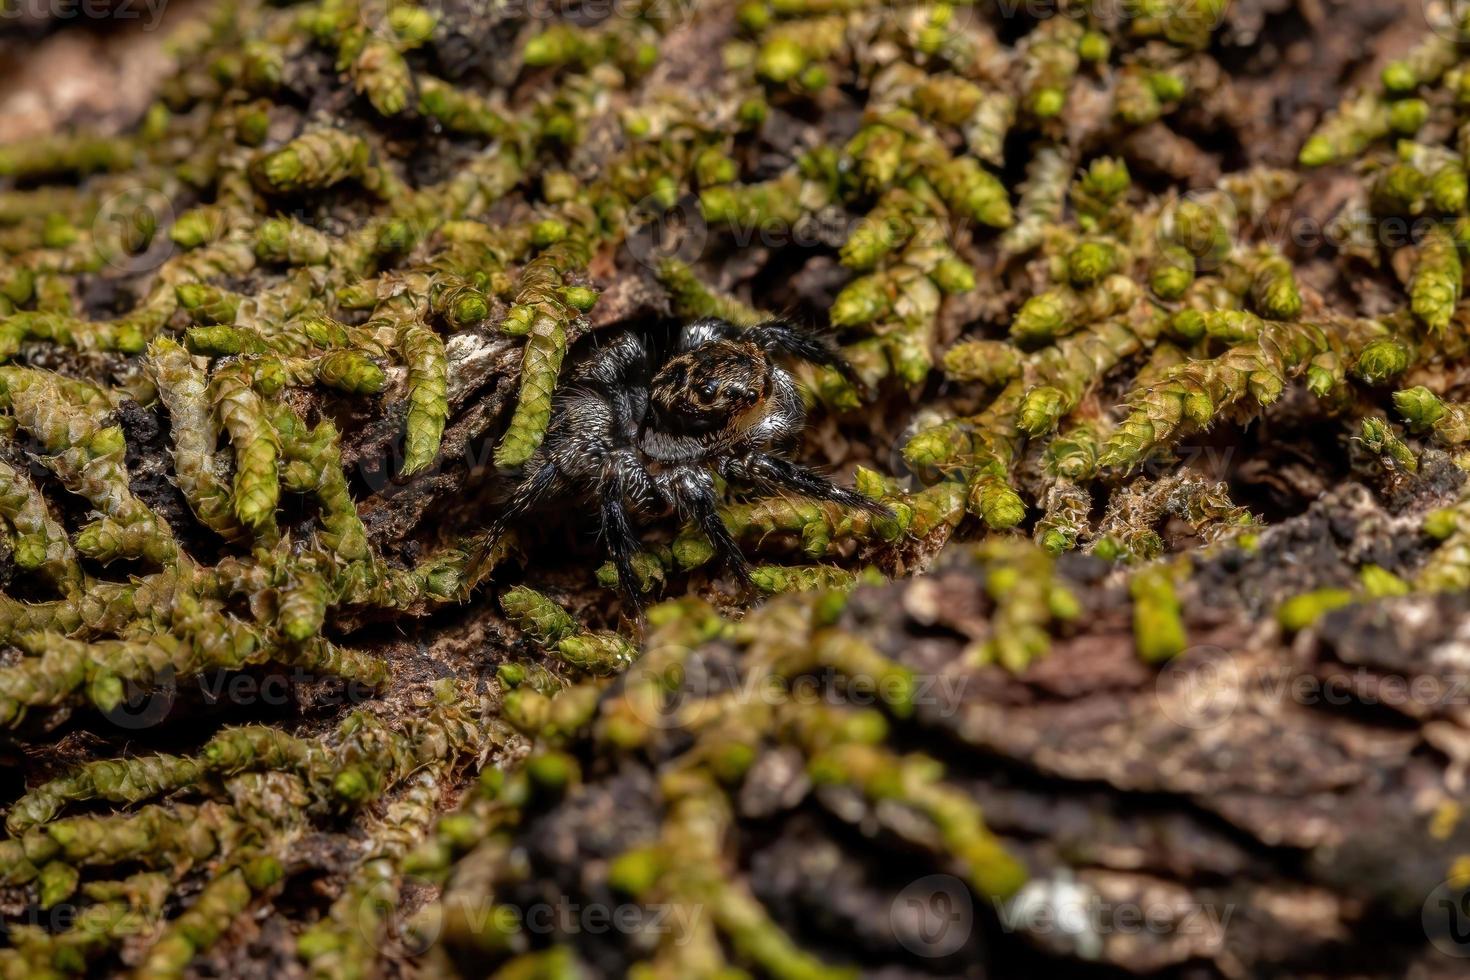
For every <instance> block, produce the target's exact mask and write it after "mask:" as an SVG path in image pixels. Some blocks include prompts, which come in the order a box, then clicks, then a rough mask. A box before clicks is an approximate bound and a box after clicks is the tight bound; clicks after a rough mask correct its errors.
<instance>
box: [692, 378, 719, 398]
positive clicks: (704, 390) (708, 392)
mask: <svg viewBox="0 0 1470 980" xmlns="http://www.w3.org/2000/svg"><path fill="white" fill-rule="evenodd" d="M719 390H720V389H719V388H717V387H716V386H715V383H714V382H713V381H706V382H705V383H704V384H702V385H700V386H699V388H698V389H697V392H698V394H699V397H700V398H703V399H704V400H705V401H709V400H710V399H712V398H714V397H715V395H716V394H717V393H718V392H719Z"/></svg>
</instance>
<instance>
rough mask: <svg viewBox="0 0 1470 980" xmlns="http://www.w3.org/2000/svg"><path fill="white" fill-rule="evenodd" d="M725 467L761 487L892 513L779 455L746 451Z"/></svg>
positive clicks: (877, 503)
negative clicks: (746, 453) (746, 452)
mask: <svg viewBox="0 0 1470 980" xmlns="http://www.w3.org/2000/svg"><path fill="white" fill-rule="evenodd" d="M725 469H726V472H727V474H728V475H729V476H732V477H735V478H737V479H740V480H744V481H746V482H747V483H753V484H755V485H756V486H757V487H760V488H761V489H764V490H769V491H783V490H789V491H794V492H795V493H799V494H801V495H802V496H803V497H812V498H814V499H816V500H830V501H832V502H833V503H838V504H842V505H843V506H844V507H855V508H858V509H860V510H865V511H868V512H869V513H871V514H879V515H881V516H884V517H892V516H893V511H891V510H889V509H888V508H887V507H885V506H884V505H883V504H880V503H879V502H878V501H876V500H873V499H871V498H868V497H865V496H863V495H862V494H860V493H858V492H857V491H856V490H849V489H848V488H847V487H841V486H838V485H837V484H835V483H833V482H832V481H831V480H829V479H827V478H826V477H825V476H822V475H821V474H820V473H818V472H816V471H815V470H812V469H808V468H807V467H805V466H802V465H801V464H800V463H793V462H791V461H790V460H788V459H782V458H781V457H779V456H772V455H770V454H768V453H750V454H748V455H746V456H741V457H738V458H736V459H733V460H731V461H730V462H729V463H728V464H726V467H725Z"/></svg>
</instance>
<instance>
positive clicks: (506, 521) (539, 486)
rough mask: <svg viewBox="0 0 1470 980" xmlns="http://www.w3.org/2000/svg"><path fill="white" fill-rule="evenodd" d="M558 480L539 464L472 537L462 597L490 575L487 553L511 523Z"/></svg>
mask: <svg viewBox="0 0 1470 980" xmlns="http://www.w3.org/2000/svg"><path fill="white" fill-rule="evenodd" d="M560 478H561V473H560V471H559V470H558V469H557V468H556V464H555V463H550V462H542V463H541V464H540V465H539V466H537V467H536V469H535V471H534V472H532V473H531V475H530V476H529V477H527V478H526V479H524V480H522V481H521V483H520V485H519V486H517V487H516V488H515V490H514V491H513V492H512V493H511V496H510V500H509V502H508V503H506V505H505V507H504V509H503V510H501V512H500V514H499V515H498V516H497V517H496V518H495V520H493V521H491V522H490V526H489V527H487V528H485V530H483V531H481V532H480V533H479V534H477V535H475V537H474V538H473V539H472V540H471V542H470V544H469V547H468V549H467V550H468V552H469V558H468V559H467V560H466V562H465V573H464V582H463V584H462V585H461V590H462V591H463V592H464V593H465V594H468V593H469V592H470V591H471V590H472V589H474V587H475V586H477V585H479V584H480V582H481V581H482V580H483V579H484V578H485V577H486V576H487V575H489V574H490V568H489V558H490V552H491V549H493V548H494V546H495V543H496V542H497V541H499V540H500V539H501V538H502V537H504V536H505V532H506V530H507V529H509V527H510V524H511V522H512V521H514V520H515V519H516V518H518V517H521V516H522V515H524V514H525V513H526V512H528V511H529V510H530V509H531V508H532V507H533V506H534V505H535V504H536V503H537V502H538V501H541V500H544V499H545V498H546V497H547V496H548V495H550V493H551V492H552V491H553V489H554V488H555V487H556V485H557V483H558V482H560Z"/></svg>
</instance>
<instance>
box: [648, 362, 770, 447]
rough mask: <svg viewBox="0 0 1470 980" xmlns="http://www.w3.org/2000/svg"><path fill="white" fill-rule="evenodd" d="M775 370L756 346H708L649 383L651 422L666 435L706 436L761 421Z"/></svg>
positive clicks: (669, 364) (668, 366)
mask: <svg viewBox="0 0 1470 980" xmlns="http://www.w3.org/2000/svg"><path fill="white" fill-rule="evenodd" d="M774 370H775V365H774V364H773V363H772V362H771V359H770V358H769V357H767V356H766V353H765V351H763V350H761V349H760V348H759V347H757V346H756V345H755V344H752V343H749V342H746V341H735V340H711V341H709V342H707V343H704V344H700V345H699V346H698V347H696V348H694V349H693V350H691V351H686V352H685V353H683V354H679V355H678V356H676V357H673V358H671V359H670V360H669V361H668V362H667V363H666V364H664V366H663V367H662V368H660V369H659V372H658V373H657V374H656V375H654V377H653V384H652V385H651V390H650V392H649V395H650V399H649V400H650V404H651V406H652V408H653V415H654V418H653V419H652V421H653V422H654V424H655V425H656V426H657V428H659V429H660V430H662V431H664V432H670V433H677V434H679V435H688V436H709V435H714V434H718V433H724V432H735V431H739V430H741V429H743V428H745V427H747V426H748V425H750V424H751V423H752V422H753V421H754V420H756V419H757V418H759V417H760V415H761V414H762V410H763V408H764V406H765V402H766V399H767V398H769V397H770V395H771V389H772V385H773V372H774Z"/></svg>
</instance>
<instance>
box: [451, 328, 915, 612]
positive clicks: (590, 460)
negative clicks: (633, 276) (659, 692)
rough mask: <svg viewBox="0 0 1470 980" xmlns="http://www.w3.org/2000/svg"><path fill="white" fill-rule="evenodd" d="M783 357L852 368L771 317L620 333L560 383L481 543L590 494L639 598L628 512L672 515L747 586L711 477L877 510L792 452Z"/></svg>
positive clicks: (794, 436) (798, 424)
mask: <svg viewBox="0 0 1470 980" xmlns="http://www.w3.org/2000/svg"><path fill="white" fill-rule="evenodd" d="M778 358H793V359H799V360H805V361H810V362H812V363H816V364H823V365H827V366H830V367H834V368H837V369H838V370H841V371H844V372H847V371H848V370H849V368H848V366H847V364H846V362H845V361H844V360H843V359H842V357H841V355H840V354H839V353H838V352H837V350H836V347H835V346H834V345H833V344H832V343H831V342H830V341H828V340H826V339H825V338H822V337H818V336H815V335H813V334H810V333H806V332H804V331H801V330H799V329H797V328H796V327H793V326H792V325H790V324H788V323H784V322H781V321H776V320H773V321H769V322H767V323H762V324H760V325H758V326H754V327H745V328H742V327H738V326H736V325H735V324H732V323H729V322H728V321H725V320H719V319H714V318H706V319H702V320H696V321H694V322H693V323H689V324H686V325H684V326H682V327H680V328H679V329H678V330H677V331H673V332H671V333H670V334H669V335H667V336H658V335H653V334H640V333H633V332H629V333H624V334H621V335H619V336H617V337H616V338H615V339H614V340H612V341H611V342H610V343H608V344H606V345H605V346H602V347H600V348H599V349H597V350H596V351H595V352H594V353H593V354H592V355H591V356H590V357H589V358H588V359H587V360H586V361H585V362H584V363H583V364H582V365H580V366H579V367H578V368H577V369H576V370H575V371H573V372H572V374H571V377H570V378H569V380H568V381H567V383H566V384H565V385H564V386H563V387H562V389H561V390H560V391H558V393H557V395H556V399H555V403H554V407H553V410H552V417H551V423H550V425H549V426H548V428H547V432H546V439H545V440H544V441H543V443H542V445H541V448H540V449H539V450H537V452H536V454H535V455H534V456H533V457H532V458H531V460H530V461H529V462H528V463H527V465H526V471H525V478H524V479H523V480H522V482H521V483H520V484H519V485H518V486H517V487H516V489H515V490H514V491H513V493H512V494H511V497H510V500H509V502H508V503H507V504H506V506H505V508H504V511H503V512H502V513H501V515H500V516H499V517H498V518H497V519H496V521H495V523H494V524H493V525H492V526H491V528H490V529H489V530H488V531H487V532H486V535H485V536H484V538H483V540H484V541H485V542H486V543H488V542H492V541H494V540H495V539H496V538H498V537H499V536H500V534H502V533H503V532H504V530H505V529H506V528H508V527H509V526H510V525H511V523H512V522H513V521H515V520H517V519H518V518H520V517H522V516H524V515H526V514H527V513H530V512H531V511H533V510H537V509H540V508H543V507H545V506H547V505H549V504H552V503H555V502H557V501H563V500H568V499H578V500H584V501H587V502H588V503H589V504H590V503H592V502H595V503H596V506H597V508H598V512H599V515H600V517H601V524H602V534H603V537H604V538H605V540H606V543H607V550H608V553H609V555H610V556H611V558H612V560H613V564H614V565H615V567H616V568H617V572H618V581H619V583H620V584H621V586H622V589H623V591H624V593H625V594H626V595H627V596H628V597H629V599H630V600H633V601H636V596H637V587H636V581H637V580H636V578H635V576H634V574H633V562H632V559H633V556H634V554H636V553H637V551H638V548H639V540H638V536H637V534H636V532H635V531H634V529H633V517H634V516H641V517H658V516H663V515H666V514H668V513H670V512H678V513H679V514H680V516H682V517H683V518H684V519H686V520H689V521H693V522H694V523H696V524H697V525H698V526H699V527H700V529H701V530H703V531H704V533H705V535H706V536H707V537H708V538H709V540H710V543H711V544H712V545H713V546H714V548H715V551H716V553H717V554H718V555H719V556H720V558H721V559H722V560H723V561H724V562H725V564H726V565H727V566H728V567H729V569H730V570H731V571H732V572H733V573H734V574H735V576H736V577H737V578H739V579H740V581H741V583H742V584H744V585H747V586H748V585H749V584H750V570H749V565H748V564H747V563H746V560H745V556H744V555H743V554H742V553H741V551H740V548H739V546H738V545H737V544H736V542H735V540H734V538H732V537H731V536H730V532H729V530H728V529H726V527H725V524H724V522H723V521H722V520H721V519H720V515H719V511H718V506H719V493H718V489H717V485H716V483H715V476H716V475H718V476H720V477H723V478H724V479H725V480H726V481H728V482H732V483H738V484H742V485H745V486H748V487H751V488H752V489H754V490H756V491H758V492H762V493H766V494H775V493H783V492H789V493H797V494H801V495H803V496H808V497H815V498H818V499H821V500H832V501H836V502H837V503H840V504H844V505H847V506H850V507H861V508H863V509H866V510H870V511H877V512H880V513H886V512H887V511H886V508H884V507H883V506H882V505H880V504H878V503H876V502H874V501H872V500H869V499H868V498H867V497H864V496H862V495H861V494H859V493H857V492H855V491H853V490H848V489H846V488H844V487H839V486H837V485H836V484H834V483H832V482H831V481H830V480H828V479H827V478H826V477H824V476H822V475H820V474H818V473H816V472H814V471H812V470H810V469H808V468H806V467H804V466H801V465H800V464H798V463H795V462H792V461H791V460H790V459H789V458H788V457H789V455H790V454H791V453H792V451H793V450H794V449H795V448H796V445H797V443H798V440H799V439H800V436H801V432H802V429H803V428H804V426H805V424H806V414H805V410H804V408H803V405H802V399H801V392H800V390H799V388H798V387H797V383H796V380H795V378H793V377H792V376H791V374H790V373H789V372H788V371H787V370H786V369H785V368H783V367H781V365H780V364H779V363H778V362H777V359H778ZM472 578H473V574H472Z"/></svg>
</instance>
